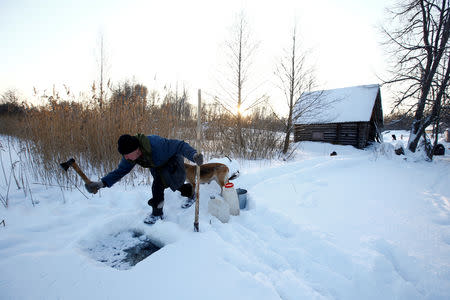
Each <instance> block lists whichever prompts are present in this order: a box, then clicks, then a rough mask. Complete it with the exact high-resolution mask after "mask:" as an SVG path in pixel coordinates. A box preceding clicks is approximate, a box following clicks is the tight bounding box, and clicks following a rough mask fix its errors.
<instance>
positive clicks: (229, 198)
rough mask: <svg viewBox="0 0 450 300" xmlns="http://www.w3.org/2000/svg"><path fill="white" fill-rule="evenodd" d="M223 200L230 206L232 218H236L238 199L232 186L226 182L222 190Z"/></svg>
mask: <svg viewBox="0 0 450 300" xmlns="http://www.w3.org/2000/svg"><path fill="white" fill-rule="evenodd" d="M222 196H223V199H225V201H226V202H227V203H228V205H229V206H230V214H231V215H232V216H238V215H239V198H238V195H237V193H236V190H235V189H234V184H232V183H231V182H228V183H227V184H225V186H224V189H223V195H222Z"/></svg>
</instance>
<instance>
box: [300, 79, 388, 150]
mask: <svg viewBox="0 0 450 300" xmlns="http://www.w3.org/2000/svg"><path fill="white" fill-rule="evenodd" d="M294 115H295V116H296V118H295V122H294V141H295V142H299V141H316V142H326V143H332V144H339V145H352V146H354V147H356V148H359V149H362V148H364V147H366V146H367V145H368V143H369V142H371V141H378V142H380V141H381V128H382V127H383V110H382V106H381V92H380V86H379V85H378V84H374V85H363V86H355V87H347V88H340V89H334V90H325V91H315V92H310V93H303V94H302V96H301V97H300V99H299V101H298V102H297V105H296V107H295V109H294Z"/></svg>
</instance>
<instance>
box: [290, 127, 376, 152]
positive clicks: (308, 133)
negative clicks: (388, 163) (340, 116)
mask: <svg viewBox="0 0 450 300" xmlns="http://www.w3.org/2000/svg"><path fill="white" fill-rule="evenodd" d="M369 129H370V125H369V123H368V122H351V123H330V124H309V125H300V124H296V125H295V130H294V141H295V142H299V141H316V142H326V143H332V144H339V145H352V146H355V147H356V148H360V149H361V148H364V147H365V146H366V145H367V142H368V139H369Z"/></svg>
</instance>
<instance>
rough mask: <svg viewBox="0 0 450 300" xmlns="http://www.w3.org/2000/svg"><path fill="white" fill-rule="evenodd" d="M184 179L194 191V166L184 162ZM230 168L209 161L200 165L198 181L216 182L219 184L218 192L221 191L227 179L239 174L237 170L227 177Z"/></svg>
mask: <svg viewBox="0 0 450 300" xmlns="http://www.w3.org/2000/svg"><path fill="white" fill-rule="evenodd" d="M184 168H185V169H186V180H187V181H188V182H189V183H190V184H192V187H193V188H194V191H195V170H196V166H193V165H190V164H187V163H185V164H184ZM229 172H230V169H228V167H227V166H226V165H224V164H221V163H209V164H203V165H201V166H200V183H210V182H211V181H213V180H214V181H215V182H217V184H218V185H219V186H220V192H221V193H222V191H223V186H224V185H225V184H226V183H228V181H229V180H233V179H235V178H237V177H238V176H239V171H237V172H235V173H233V174H232V175H231V176H230V177H228V173H229Z"/></svg>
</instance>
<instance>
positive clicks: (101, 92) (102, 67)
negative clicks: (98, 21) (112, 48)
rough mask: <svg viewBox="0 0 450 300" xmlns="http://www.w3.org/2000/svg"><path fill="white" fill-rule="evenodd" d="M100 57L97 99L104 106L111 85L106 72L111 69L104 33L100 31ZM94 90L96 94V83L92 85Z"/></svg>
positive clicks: (98, 58)
mask: <svg viewBox="0 0 450 300" xmlns="http://www.w3.org/2000/svg"><path fill="white" fill-rule="evenodd" d="M98 47H99V48H98V57H97V60H98V61H97V63H98V67H99V72H100V74H99V75H100V76H99V82H98V96H96V97H97V100H98V103H99V105H100V108H101V107H102V105H103V103H104V102H105V99H106V97H107V95H106V90H107V89H106V88H107V87H110V84H111V82H110V80H109V79H108V81H107V83H105V81H106V76H107V75H106V74H107V70H108V69H109V64H108V59H107V56H106V53H105V45H104V35H103V33H100V35H99V41H98ZM92 90H93V91H94V95H95V94H96V93H95V90H96V88H95V83H94V85H93V87H92Z"/></svg>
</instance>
